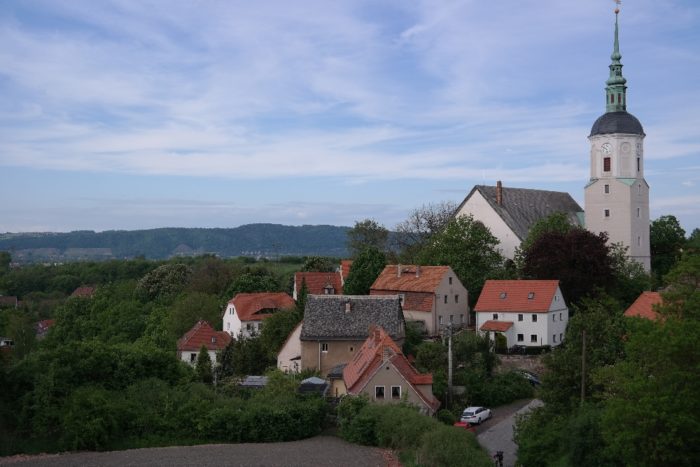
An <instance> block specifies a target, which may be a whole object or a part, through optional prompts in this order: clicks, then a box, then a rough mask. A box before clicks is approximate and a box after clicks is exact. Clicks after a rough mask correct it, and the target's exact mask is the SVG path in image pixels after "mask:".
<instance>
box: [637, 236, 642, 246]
mask: <svg viewBox="0 0 700 467" xmlns="http://www.w3.org/2000/svg"><path fill="white" fill-rule="evenodd" d="M641 244H642V237H637V246H640V245H641Z"/></svg>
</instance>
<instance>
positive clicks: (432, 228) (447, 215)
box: [395, 201, 457, 263]
mask: <svg viewBox="0 0 700 467" xmlns="http://www.w3.org/2000/svg"><path fill="white" fill-rule="evenodd" d="M456 210H457V205H456V204H455V203H454V202H452V201H441V202H439V203H431V204H426V205H423V206H421V207H420V208H418V209H414V210H413V211H411V212H410V213H409V215H408V218H407V219H406V220H405V221H403V222H401V223H400V224H398V225H397V226H396V236H395V242H396V246H397V248H398V251H399V256H400V258H401V261H402V262H406V263H415V262H416V261H417V254H418V252H420V250H421V249H422V248H423V247H424V246H425V245H426V243H428V242H429V241H430V239H431V238H432V237H433V236H434V235H436V234H438V233H440V232H442V231H443V229H444V228H445V226H447V224H448V223H449V222H450V221H451V220H452V218H453V217H454V215H455V211H456Z"/></svg>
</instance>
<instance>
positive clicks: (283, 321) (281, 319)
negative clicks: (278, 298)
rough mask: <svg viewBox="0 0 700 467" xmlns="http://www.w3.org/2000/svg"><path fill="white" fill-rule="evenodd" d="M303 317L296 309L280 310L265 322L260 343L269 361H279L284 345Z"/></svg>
mask: <svg viewBox="0 0 700 467" xmlns="http://www.w3.org/2000/svg"><path fill="white" fill-rule="evenodd" d="M302 317H303V315H302V314H300V313H299V312H298V311H297V310H296V309H293V310H280V311H278V312H277V313H275V314H273V315H272V316H270V317H269V318H267V319H266V320H265V325H264V326H263V328H262V331H260V341H261V345H262V347H263V348H264V349H267V353H268V358H269V360H275V361H276V360H277V354H278V353H279V351H280V349H281V348H282V345H283V344H284V342H285V341H286V340H287V337H289V334H290V333H291V332H292V331H293V330H294V328H295V327H296V326H297V324H299V322H300V321H301V319H302Z"/></svg>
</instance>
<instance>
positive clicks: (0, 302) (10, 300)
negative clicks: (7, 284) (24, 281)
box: [0, 295, 19, 308]
mask: <svg viewBox="0 0 700 467" xmlns="http://www.w3.org/2000/svg"><path fill="white" fill-rule="evenodd" d="M18 303H19V302H18V301H17V297H15V296H14V295H3V296H0V306H13V307H15V308H17V304H18Z"/></svg>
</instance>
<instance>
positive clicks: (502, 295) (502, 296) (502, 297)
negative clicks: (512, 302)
mask: <svg viewBox="0 0 700 467" xmlns="http://www.w3.org/2000/svg"><path fill="white" fill-rule="evenodd" d="M507 296H508V294H507V293H506V292H501V300H505V298H506V297H507Z"/></svg>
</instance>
